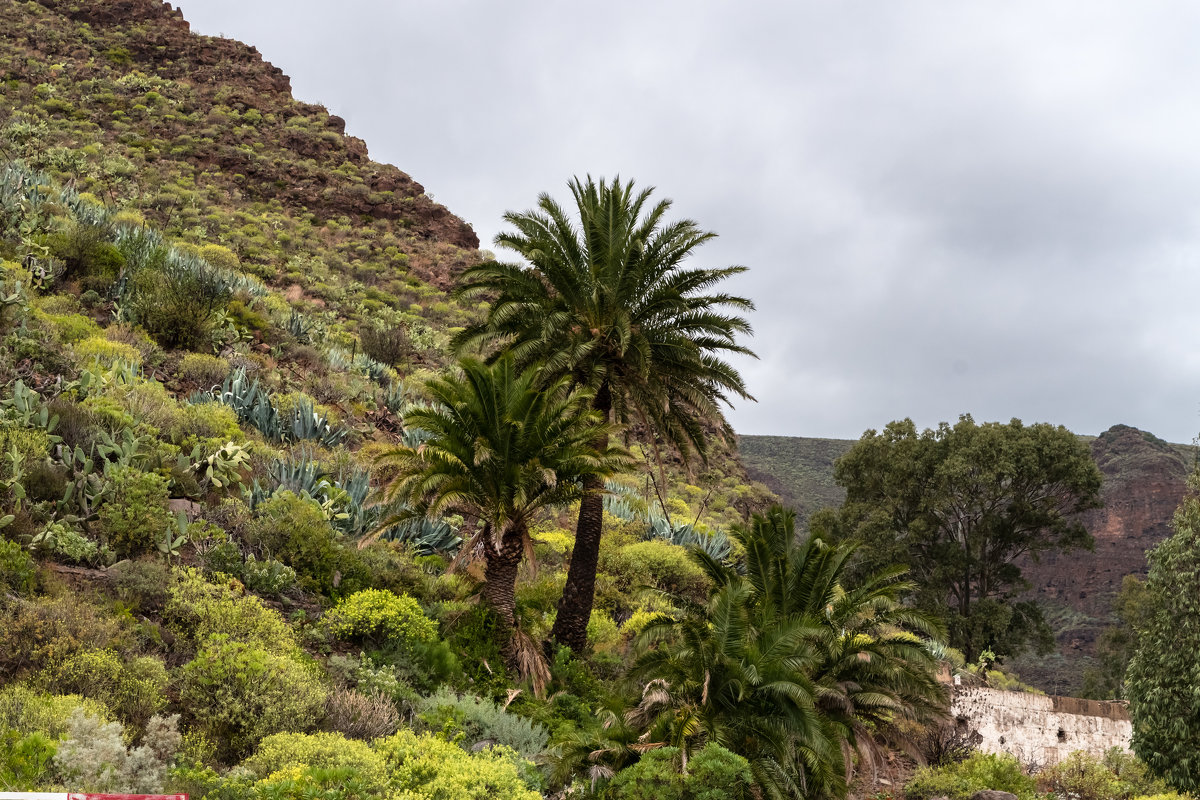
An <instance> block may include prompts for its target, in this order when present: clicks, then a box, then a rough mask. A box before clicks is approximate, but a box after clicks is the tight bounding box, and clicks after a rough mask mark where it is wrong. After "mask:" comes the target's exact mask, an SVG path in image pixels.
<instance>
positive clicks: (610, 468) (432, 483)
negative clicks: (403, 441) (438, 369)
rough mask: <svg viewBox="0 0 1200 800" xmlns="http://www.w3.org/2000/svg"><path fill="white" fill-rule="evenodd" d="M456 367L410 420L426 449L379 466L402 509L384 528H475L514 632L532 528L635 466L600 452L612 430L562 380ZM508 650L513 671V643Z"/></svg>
mask: <svg viewBox="0 0 1200 800" xmlns="http://www.w3.org/2000/svg"><path fill="white" fill-rule="evenodd" d="M459 367H460V371H461V374H458V375H455V374H451V375H447V376H444V377H440V378H435V379H433V380H432V381H430V382H429V383H428V385H427V391H428V394H429V396H430V399H431V400H432V401H433V403H432V404H431V405H428V406H424V407H421V406H417V407H414V408H413V410H411V411H410V412H409V413H408V414H406V415H405V419H404V424H405V427H406V428H409V429H413V428H415V429H419V430H421V431H422V432H423V436H422V437H419V438H420V441H419V443H418V442H417V441H414V442H413V443H412V444H407V445H398V446H396V447H394V448H393V449H392V450H390V451H389V452H387V453H386V454H384V455H383V456H381V458H380V459H379V464H380V465H381V466H384V467H390V468H392V469H394V470H395V476H394V477H393V478H392V480H391V481H390V482H389V483H388V485H387V486H386V487H385V488H384V490H383V493H382V499H383V501H384V502H386V503H397V502H399V503H402V504H404V505H405V509H404V511H403V512H402V513H401V515H400V516H399V517H398V516H393V517H391V518H390V519H388V520H386V521H385V522H384V523H383V524H382V526H381V529H384V528H386V527H388V526H390V525H392V524H394V523H395V522H397V521H399V520H400V519H401V518H402V517H403V518H412V517H413V516H418V515H420V516H429V517H434V516H440V515H444V514H451V513H458V514H462V515H464V516H467V517H470V518H474V519H476V520H478V521H479V529H478V533H477V536H476V541H475V542H474V546H475V547H477V548H478V549H480V550H482V553H483V559H484V564H485V568H484V586H483V597H484V600H485V601H486V602H487V603H488V604H489V605H490V606H491V607H492V609H493V610H494V611H495V613H496V615H497V616H498V617H499V618H500V619H501V620H502V621H503V622H504V624H505V627H506V629H507V630H509V631H513V630H514V628H515V616H514V608H515V595H514V592H515V587H516V580H517V569H518V567H519V565H520V562H521V557H522V555H523V554H524V552H525V548H526V547H527V545H528V538H529V524H530V522H531V521H532V520H533V518H534V517H535V515H536V514H537V513H538V512H540V511H542V510H543V509H546V508H548V507H551V506H559V505H563V504H565V503H570V502H572V501H574V500H576V499H578V498H579V496H580V494H581V492H582V488H581V482H582V481H583V480H584V479H585V478H586V479H593V478H594V479H596V480H601V481H603V479H604V478H606V477H608V476H610V475H613V474H614V473H616V472H619V471H621V470H623V469H628V468H629V466H630V465H631V459H630V457H629V455H628V453H627V452H626V451H625V450H624V449H622V448H620V447H610V446H606V447H605V448H603V449H597V448H596V447H595V442H596V440H597V439H604V440H605V441H606V442H607V441H608V439H609V437H610V436H611V435H612V434H613V433H614V428H613V426H612V425H611V424H609V423H607V422H604V421H602V420H601V419H600V416H599V415H598V414H596V413H595V412H594V411H592V410H591V408H590V405H591V396H590V394H589V393H588V392H587V391H586V390H581V389H571V388H570V387H569V386H568V385H567V381H566V380H565V379H559V380H557V381H554V382H552V383H550V384H548V385H547V384H546V383H545V382H543V381H541V380H540V378H539V376H538V373H537V370H536V369H534V368H530V369H526V370H524V371H518V370H517V369H516V367H515V366H514V364H513V361H512V359H511V358H510V357H507V356H505V357H502V358H500V359H498V360H497V361H495V362H494V363H493V364H490V365H488V364H484V363H483V362H481V361H479V360H476V359H471V358H466V359H463V360H462V361H461V362H460V363H459ZM503 648H504V653H505V658H506V659H508V660H509V661H510V666H511V665H512V664H511V662H512V659H513V657H514V655H515V653H514V646H513V637H512V636H509V637H508V638H507V640H506V641H505V642H504V643H503Z"/></svg>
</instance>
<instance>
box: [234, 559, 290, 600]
mask: <svg viewBox="0 0 1200 800" xmlns="http://www.w3.org/2000/svg"><path fill="white" fill-rule="evenodd" d="M241 573H242V574H241V578H242V583H244V584H246V588H247V589H249V590H250V591H252V592H255V593H257V594H263V595H269V596H274V597H278V596H279V595H281V594H284V593H285V592H288V591H291V590H292V589H294V588H295V586H296V570H294V569H292V568H291V567H289V566H287V565H286V564H281V563H280V562H278V561H276V560H275V559H273V558H266V559H263V560H262V561H259V560H258V559H257V558H255V557H254V554H253V553H251V554H250V556H249V557H248V558H247V559H246V560H245V561H244V562H242V564H241Z"/></svg>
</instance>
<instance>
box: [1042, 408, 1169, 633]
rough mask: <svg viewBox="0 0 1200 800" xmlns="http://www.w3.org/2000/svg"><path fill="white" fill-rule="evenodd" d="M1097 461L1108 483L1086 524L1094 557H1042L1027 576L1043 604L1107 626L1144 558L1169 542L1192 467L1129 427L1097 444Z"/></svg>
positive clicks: (1143, 568)
mask: <svg viewBox="0 0 1200 800" xmlns="http://www.w3.org/2000/svg"><path fill="white" fill-rule="evenodd" d="M1092 456H1093V458H1095V459H1096V465H1097V466H1099V467H1100V471H1101V473H1103V475H1104V484H1103V488H1102V489H1101V499H1102V500H1103V502H1104V507H1103V508H1100V509H1097V510H1095V511H1089V512H1088V513H1087V514H1086V515H1085V518H1084V524H1085V525H1086V526H1087V529H1088V532H1090V533H1091V534H1092V536H1093V537H1094V538H1095V540H1096V547H1095V550H1094V552H1091V553H1071V554H1068V555H1054V556H1049V557H1045V558H1043V559H1042V563H1040V564H1029V565H1027V566H1026V567H1025V575H1026V577H1028V578H1029V580H1030V582H1031V583H1033V585H1034V587H1035V591H1036V593H1037V595H1038V597H1040V598H1042V599H1044V600H1047V601H1056V602H1059V603H1063V604H1066V605H1068V606H1070V607H1071V608H1074V609H1076V610H1077V611H1079V612H1080V613H1082V614H1087V615H1089V616H1094V617H1100V618H1106V617H1107V616H1108V614H1109V611H1110V609H1111V605H1112V600H1113V598H1114V597H1115V595H1116V591H1117V590H1118V589H1119V588H1120V586H1121V579H1122V578H1123V577H1124V576H1126V575H1129V574H1139V575H1143V574H1145V572H1146V550H1147V549H1148V548H1150V547H1153V546H1154V545H1156V544H1158V543H1159V542H1161V541H1162V540H1163V539H1165V538H1166V537H1167V536H1169V535H1170V533H1171V529H1170V522H1171V517H1172V515H1173V514H1174V513H1175V509H1176V507H1178V505H1179V503H1180V501H1181V500H1182V499H1183V493H1184V491H1185V489H1186V486H1187V476H1188V472H1189V470H1190V464H1189V462H1188V459H1187V457H1186V455H1185V452H1184V451H1183V448H1180V447H1176V446H1173V445H1170V444H1168V443H1166V442H1164V441H1162V440H1161V439H1158V438H1156V437H1154V436H1153V435H1151V434H1148V433H1145V432H1143V431H1139V430H1138V429H1137V428H1131V427H1129V426H1127V425H1116V426H1113V427H1112V428H1109V429H1108V430H1107V431H1105V432H1104V433H1103V434H1102V435H1101V436H1099V437H1097V438H1096V440H1095V441H1094V442H1092Z"/></svg>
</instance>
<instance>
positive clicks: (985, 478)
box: [816, 415, 1101, 660]
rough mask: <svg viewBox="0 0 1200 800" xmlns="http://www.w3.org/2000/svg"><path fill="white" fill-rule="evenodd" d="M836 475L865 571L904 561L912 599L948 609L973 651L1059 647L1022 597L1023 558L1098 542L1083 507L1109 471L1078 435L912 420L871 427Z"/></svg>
mask: <svg viewBox="0 0 1200 800" xmlns="http://www.w3.org/2000/svg"><path fill="white" fill-rule="evenodd" d="M834 474H835V477H836V479H837V481H838V483H840V484H841V485H842V486H844V487H845V488H846V502H845V504H844V505H843V507H842V510H841V512H840V514H839V515H838V517H837V524H838V525H840V526H841V528H842V530H843V531H844V532H845V533H846V534H847V535H850V536H852V537H854V538H855V539H856V540H858V541H860V542H862V543H863V544H864V545H865V547H864V548H863V551H862V553H863V559H862V561H863V564H864V567H865V568H866V569H878V568H881V567H884V566H887V565H891V564H905V565H907V566H908V567H909V568H910V569H911V571H912V576H913V578H914V580H915V582H916V584H917V586H918V588H917V589H916V591H915V592H914V594H913V598H914V600H915V602H916V604H917V605H918V606H919V607H921V608H925V609H927V610H932V611H939V612H941V613H944V614H945V615H946V618H947V622H948V627H949V633H950V643H951V644H952V645H953V646H954V647H957V648H959V649H961V650H962V651H963V652H964V653H965V654H966V656H967V657H968V659H970V660H973V659H974V658H975V656H976V655H977V654H979V653H980V652H982V651H983V650H985V649H990V650H992V651H993V652H994V653H995V654H996V655H998V656H1005V655H1013V654H1016V653H1019V652H1021V651H1022V650H1024V649H1026V648H1027V647H1028V646H1030V645H1034V646H1036V647H1037V648H1038V649H1040V650H1047V649H1048V648H1049V647H1050V646H1052V644H1053V640H1052V636H1051V633H1050V630H1049V627H1048V626H1047V624H1046V622H1045V619H1044V617H1043V615H1042V612H1041V610H1040V608H1039V607H1038V606H1037V605H1036V603H1034V602H1033V601H1028V600H1020V599H1019V598H1020V595H1021V593H1022V592H1024V591H1025V590H1026V588H1027V584H1026V582H1025V581H1024V580H1023V579H1022V577H1021V568H1020V565H1019V560H1020V559H1022V558H1033V559H1036V558H1038V556H1039V555H1041V554H1042V553H1046V552H1050V551H1059V552H1066V551H1070V550H1073V549H1077V548H1090V547H1091V545H1092V538H1091V535H1090V534H1088V532H1087V530H1086V529H1085V528H1084V526H1083V524H1082V522H1081V521H1080V520H1079V518H1078V516H1077V515H1078V513H1079V512H1081V511H1084V510H1087V509H1089V508H1095V507H1097V506H1098V505H1099V500H1098V494H1099V490H1100V481H1101V476H1100V471H1099V469H1098V468H1097V467H1096V465H1095V463H1094V461H1093V460H1092V457H1091V454H1090V453H1089V451H1088V449H1087V447H1086V446H1085V445H1084V443H1083V442H1082V441H1080V440H1079V438H1078V437H1076V436H1075V435H1074V434H1072V433H1071V432H1070V431H1068V430H1067V429H1066V428H1064V427H1061V426H1057V427H1056V426H1053V425H1048V424H1044V423H1042V424H1035V425H1028V426H1026V425H1024V424H1022V423H1021V421H1020V420H1017V419H1014V420H1012V421H1011V422H1009V423H1007V424H1004V423H998V422H991V423H984V424H982V425H980V424H977V423H976V422H975V421H974V420H973V419H972V418H971V417H970V415H963V416H962V417H960V418H959V420H958V422H957V423H956V424H955V425H950V424H949V423H942V424H940V425H939V426H938V427H937V428H936V429H926V430H924V431H918V430H917V427H916V425H915V424H914V423H913V421H912V420H911V419H905V420H900V421H897V422H892V423H890V424H889V425H888V426H887V427H886V428H884V430H883V431H882V432H877V431H874V430H869V431H867V432H866V433H864V434H863V436H862V438H861V439H859V441H858V442H857V443H856V444H855V445H854V447H852V448H851V450H850V451H849V452H848V453H846V455H845V456H843V457H842V458H841V459H839V461H838V462H837V465H836V467H835V473H834ZM825 519H826V521H827V522H828V517H826V518H825ZM816 524H818V525H820V524H822V523H821V521H820V520H818V521H817V523H816Z"/></svg>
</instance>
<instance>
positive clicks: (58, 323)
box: [42, 314, 102, 344]
mask: <svg viewBox="0 0 1200 800" xmlns="http://www.w3.org/2000/svg"><path fill="white" fill-rule="evenodd" d="M42 318H43V319H45V321H46V322H48V323H50V326H51V327H52V328H53V329H54V334H55V336H57V337H58V340H59V341H60V342H63V343H64V344H75V343H76V342H81V341H83V340H84V339H87V338H88V337H91V336H101V335H102V334H101V331H100V326H99V325H97V324H96V321H95V320H93V319H92V318H91V317H85V316H83V315H82V314H44V315H42Z"/></svg>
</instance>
